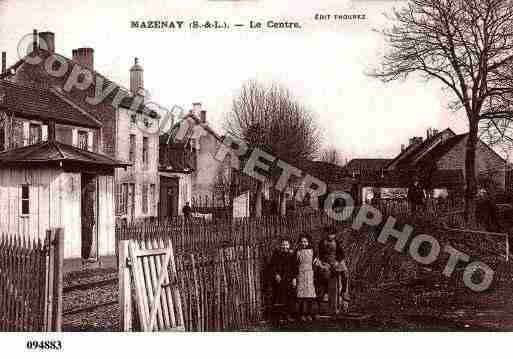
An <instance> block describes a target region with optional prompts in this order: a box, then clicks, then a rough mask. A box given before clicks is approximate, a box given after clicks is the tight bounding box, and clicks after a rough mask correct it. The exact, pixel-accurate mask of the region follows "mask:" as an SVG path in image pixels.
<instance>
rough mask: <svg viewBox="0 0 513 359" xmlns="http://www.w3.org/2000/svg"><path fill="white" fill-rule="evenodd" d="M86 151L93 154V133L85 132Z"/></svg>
mask: <svg viewBox="0 0 513 359" xmlns="http://www.w3.org/2000/svg"><path fill="white" fill-rule="evenodd" d="M87 150H88V151H90V152H93V133H92V132H91V131H89V132H87Z"/></svg>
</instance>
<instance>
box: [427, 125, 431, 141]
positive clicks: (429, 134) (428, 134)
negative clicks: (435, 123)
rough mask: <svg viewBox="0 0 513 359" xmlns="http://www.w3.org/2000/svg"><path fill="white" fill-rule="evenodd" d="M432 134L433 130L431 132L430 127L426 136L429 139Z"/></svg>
mask: <svg viewBox="0 0 513 359" xmlns="http://www.w3.org/2000/svg"><path fill="white" fill-rule="evenodd" d="M431 136H432V132H431V127H428V129H427V131H426V138H427V139H430V138H431Z"/></svg>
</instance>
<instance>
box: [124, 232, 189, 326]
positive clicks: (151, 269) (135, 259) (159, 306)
mask: <svg viewBox="0 0 513 359" xmlns="http://www.w3.org/2000/svg"><path fill="white" fill-rule="evenodd" d="M128 249H129V265H130V274H131V277H132V278H133V283H134V290H135V298H136V306H137V313H138V315H139V322H140V325H141V329H142V330H143V331H149V332H151V331H172V330H174V331H183V330H185V325H184V319H183V314H182V303H181V298H180V291H179V289H178V284H177V274H176V265H175V258H174V253H173V247H172V245H171V244H170V246H169V247H165V248H148V246H147V244H144V242H142V241H130V243H129V244H128Z"/></svg>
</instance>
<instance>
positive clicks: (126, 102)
mask: <svg viewBox="0 0 513 359" xmlns="http://www.w3.org/2000/svg"><path fill="white" fill-rule="evenodd" d="M51 55H54V56H57V57H59V59H60V60H61V62H67V63H68V64H71V65H78V66H81V65H80V64H79V63H77V62H75V61H73V60H72V59H70V58H68V57H66V56H63V55H61V54H58V53H50V52H48V51H46V50H43V49H38V56H39V58H40V59H41V61H40V63H41V64H44V63H45V61H46V59H47V58H48V57H50V56H51ZM29 56H32V54H29V55H27V56H26V57H29ZM26 57H25V58H26ZM25 58H23V59H20V60H18V62H16V63H15V64H14V65H12V66H11V67H9V68H8V69H7V70H6V72H5V73H4V74H0V79H9V78H11V76H12V75H13V74H15V71H16V70H17V69H18V68H19V67H21V66H22V65H23V64H24V63H25ZM27 63H29V62H27ZM31 66H38V65H31ZM73 67H74V66H69V70H68V73H67V74H65V75H64V76H63V77H64V78H66V79H67V78H69V76H70V73H71V71H72V70H71V69H72V68H73ZM92 75H93V84H91V86H96V81H97V79H98V78H100V80H101V83H102V85H103V88H104V89H106V88H110V87H111V86H112V85H114V90H113V91H110V92H108V95H107V97H106V98H105V99H104V101H110V102H111V103H112V104H113V106H114V107H118V106H119V107H122V108H126V109H132V106H133V105H134V104H135V103H136V101H135V97H134V96H131V95H130V94H129V93H126V96H125V97H123V98H122V99H121V101H120V102H119V105H117V106H115V105H114V103H115V102H116V101H115V96H116V94H117V91H116V90H115V89H119V90H120V91H124V92H127V90H124V89H123V87H122V86H119V85H118V84H117V83H115V82H114V81H112V80H110V79H108V78H107V77H106V76H104V75H102V74H101V73H99V72H98V71H96V70H93V71H92ZM116 103H117V102H116ZM132 110H133V109H132ZM135 111H136V112H139V113H145V114H146V115H148V116H150V117H152V118H160V115H159V114H158V113H157V112H156V111H154V110H151V109H150V108H148V107H147V106H145V105H144V104H143V103H141V104H139V105H138V106H137V108H136V109H135Z"/></svg>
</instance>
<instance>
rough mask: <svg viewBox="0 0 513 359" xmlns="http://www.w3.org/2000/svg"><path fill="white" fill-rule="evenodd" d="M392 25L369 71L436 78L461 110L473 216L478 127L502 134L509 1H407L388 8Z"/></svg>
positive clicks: (506, 113) (511, 53) (512, 3)
mask: <svg viewBox="0 0 513 359" xmlns="http://www.w3.org/2000/svg"><path fill="white" fill-rule="evenodd" d="M389 19H390V20H392V21H393V23H394V25H393V26H392V27H391V28H388V29H385V30H383V31H382V33H383V34H384V36H385V37H386V39H387V42H388V46H389V51H388V52H387V53H386V55H385V56H384V59H383V62H382V66H381V68H380V69H378V70H376V71H374V72H373V73H372V75H373V76H376V77H378V78H380V79H382V80H383V81H385V82H386V81H392V80H396V79H405V78H407V77H408V76H409V75H411V74H413V73H417V74H420V75H421V76H422V77H423V78H424V79H425V80H426V81H427V80H432V79H436V80H438V81H440V82H441V83H442V84H443V85H444V88H445V89H447V90H448V91H447V92H448V93H450V94H451V95H453V96H452V98H451V99H450V103H449V104H450V108H451V109H453V110H455V111H456V110H460V109H463V110H464V112H465V114H466V117H467V120H468V126H469V137H468V141H467V145H466V156H465V178H466V191H465V199H466V201H465V203H466V206H465V209H466V213H467V219H468V220H470V219H471V218H472V217H473V216H474V211H475V195H476V190H477V185H476V183H477V181H476V173H475V172H476V170H475V168H476V167H475V153H476V145H477V141H478V136H479V126H480V125H483V126H484V127H485V128H487V127H488V128H494V129H495V130H496V131H497V132H498V133H502V134H503V135H505V136H506V135H507V134H506V133H505V131H504V126H503V128H501V126H499V125H500V122H501V121H505V120H506V121H509V120H511V118H512V115H513V111H512V107H511V106H510V105H511V102H510V99H511V91H512V81H511V76H512V74H513V73H512V72H511V70H512V68H513V0H409V2H408V5H406V6H405V7H403V8H402V9H400V10H394V13H393V15H392V16H389Z"/></svg>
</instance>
